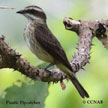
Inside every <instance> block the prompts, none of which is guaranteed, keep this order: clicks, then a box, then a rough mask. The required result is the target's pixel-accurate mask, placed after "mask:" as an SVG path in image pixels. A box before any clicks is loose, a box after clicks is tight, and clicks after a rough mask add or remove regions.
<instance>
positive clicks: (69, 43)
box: [0, 0, 108, 108]
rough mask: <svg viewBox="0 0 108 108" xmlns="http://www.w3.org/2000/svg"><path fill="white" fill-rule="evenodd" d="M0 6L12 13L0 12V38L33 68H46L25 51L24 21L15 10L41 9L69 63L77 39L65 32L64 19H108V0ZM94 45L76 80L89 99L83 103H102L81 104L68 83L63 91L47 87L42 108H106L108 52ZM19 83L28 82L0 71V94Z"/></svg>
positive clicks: (16, 0)
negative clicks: (33, 6) (30, 6)
mask: <svg viewBox="0 0 108 108" xmlns="http://www.w3.org/2000/svg"><path fill="white" fill-rule="evenodd" d="M0 5H1V6H12V7H15V8H16V9H15V10H6V9H0V35H5V36H6V42H7V43H9V45H10V46H11V47H12V48H14V49H16V51H18V52H20V53H21V54H22V56H23V57H24V58H26V59H27V60H28V61H29V62H30V63H31V64H33V65H35V66H41V65H42V66H43V65H46V63H44V62H43V61H40V60H39V59H37V58H36V57H35V56H34V55H33V54H32V53H31V52H30V50H29V49H28V48H27V46H26V43H25V41H24V39H23V32H24V27H25V24H26V23H27V20H26V19H25V18H24V17H23V16H21V15H18V14H16V11H17V10H20V9H23V8H24V7H25V6H28V5H37V6H40V7H41V8H43V9H44V10H45V12H46V14H47V19H48V26H49V28H50V29H51V30H52V32H53V33H54V34H55V35H56V37H57V39H58V40H59V41H60V42H61V44H62V46H63V48H64V49H65V51H66V53H67V56H68V58H69V60H72V55H73V54H74V52H77V50H76V49H75V47H77V44H76V43H77V42H78V37H77V35H76V34H75V33H74V32H71V31H67V30H65V28H64V25H63V23H62V22H63V18H64V17H72V18H73V19H75V20H78V19H82V20H97V19H107V17H108V1H107V0H53V1H52V0H24V1H22V0H0ZM93 43H94V44H95V46H93V47H92V50H91V52H92V53H91V59H90V64H87V65H86V66H85V71H83V70H80V71H79V72H78V73H77V77H78V79H79V80H80V82H81V83H82V85H83V86H84V87H85V88H86V90H87V91H88V93H89V95H90V98H89V99H86V100H103V104H83V99H82V98H80V96H79V94H78V93H77V91H76V89H75V88H74V86H73V85H72V84H71V82H67V81H65V83H66V90H64V91H63V90H62V89H61V87H60V83H57V84H52V83H51V84H50V85H49V88H48V91H49V94H48V96H47V98H46V100H45V108H91V107H92V108H107V106H108V93H107V91H108V72H107V71H108V66H107V65H108V51H107V50H106V49H105V48H104V47H103V46H102V44H101V43H100V42H99V41H98V40H97V39H96V38H94V39H93ZM19 80H21V82H24V83H31V82H32V81H31V80H30V79H29V78H26V77H25V76H24V75H22V74H20V73H19V72H17V71H16V72H13V70H12V69H1V70H0V95H1V96H3V95H4V94H5V92H4V90H5V89H6V88H8V87H10V86H12V85H13V84H15V85H20V83H21V82H20V83H19Z"/></svg>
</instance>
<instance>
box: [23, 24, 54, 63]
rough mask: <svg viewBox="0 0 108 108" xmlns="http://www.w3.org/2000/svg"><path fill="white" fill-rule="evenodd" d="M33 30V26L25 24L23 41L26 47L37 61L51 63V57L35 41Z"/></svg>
mask: <svg viewBox="0 0 108 108" xmlns="http://www.w3.org/2000/svg"><path fill="white" fill-rule="evenodd" d="M35 29H36V28H34V26H33V25H32V24H30V23H29V24H27V26H26V27H25V29H24V40H25V41H26V43H27V46H28V47H29V48H30V50H31V51H32V52H33V53H34V54H35V55H36V56H37V57H38V58H39V59H41V60H43V61H46V62H50V63H53V61H54V59H53V57H52V56H51V55H50V54H49V53H48V52H47V51H45V50H44V49H43V48H42V47H41V45H40V44H39V43H38V41H37V40H36V38H35V37H36V35H35V31H34V30H35ZM38 35H39V34H38Z"/></svg>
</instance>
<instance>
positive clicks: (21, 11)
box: [16, 10, 26, 14]
mask: <svg viewBox="0 0 108 108" xmlns="http://www.w3.org/2000/svg"><path fill="white" fill-rule="evenodd" d="M16 13H18V14H24V13H26V12H25V10H20V11H17V12H16Z"/></svg>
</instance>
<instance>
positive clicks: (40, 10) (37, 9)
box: [27, 7, 43, 12]
mask: <svg viewBox="0 0 108 108" xmlns="http://www.w3.org/2000/svg"><path fill="white" fill-rule="evenodd" d="M28 9H34V10H36V11H39V12H42V11H43V10H42V9H39V8H35V7H30V8H28ZM28 9H27V10H28Z"/></svg>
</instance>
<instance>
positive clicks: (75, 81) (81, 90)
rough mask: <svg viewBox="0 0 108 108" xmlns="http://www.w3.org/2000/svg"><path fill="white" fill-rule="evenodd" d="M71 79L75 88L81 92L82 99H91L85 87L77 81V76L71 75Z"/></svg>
mask: <svg viewBox="0 0 108 108" xmlns="http://www.w3.org/2000/svg"><path fill="white" fill-rule="evenodd" d="M69 78H70V80H71V82H72V83H73V84H74V86H75V87H76V89H77V91H78V92H79V94H80V96H81V97H82V98H85V97H87V98H89V95H88V93H87V92H86V90H85V89H84V88H83V86H82V85H81V84H80V82H79V81H78V80H77V78H76V77H75V76H71V75H69Z"/></svg>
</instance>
